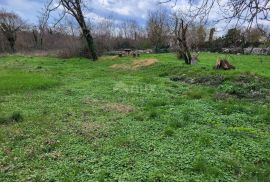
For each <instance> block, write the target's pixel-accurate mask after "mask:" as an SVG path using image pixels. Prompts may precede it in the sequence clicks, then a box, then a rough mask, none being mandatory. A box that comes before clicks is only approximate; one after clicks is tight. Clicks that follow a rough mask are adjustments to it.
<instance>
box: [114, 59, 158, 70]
mask: <svg viewBox="0 0 270 182" xmlns="http://www.w3.org/2000/svg"><path fill="white" fill-rule="evenodd" d="M157 62H158V60H157V59H145V60H136V61H133V62H132V63H131V64H114V65H112V66H111V68H114V69H127V70H137V69H141V68H144V67H149V66H152V65H154V64H156V63H157Z"/></svg>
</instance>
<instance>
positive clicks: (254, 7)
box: [159, 0, 270, 28]
mask: <svg viewBox="0 0 270 182" xmlns="http://www.w3.org/2000/svg"><path fill="white" fill-rule="evenodd" d="M186 1H187V2H188V3H189V4H191V5H193V6H194V5H197V4H200V5H201V6H200V8H199V9H200V12H203V11H204V12H205V13H208V14H209V13H210V12H211V11H212V10H213V9H212V8H213V7H214V5H215V4H216V5H217V6H218V7H219V10H218V11H219V12H221V13H222V16H223V17H222V18H221V19H220V20H219V21H221V20H227V21H228V23H230V22H233V21H234V20H235V21H234V23H235V24H236V25H239V24H242V25H243V24H246V25H247V26H248V27H250V28H251V27H252V26H253V25H256V26H259V25H260V24H261V22H262V21H270V17H269V13H270V1H269V0H186ZM177 2H178V0H160V1H159V3H160V4H163V3H173V5H174V6H176V5H177Z"/></svg>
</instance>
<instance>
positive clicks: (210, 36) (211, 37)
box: [208, 28, 216, 43]
mask: <svg viewBox="0 0 270 182" xmlns="http://www.w3.org/2000/svg"><path fill="white" fill-rule="evenodd" d="M215 31H216V29H215V28H211V29H210V33H209V39H208V41H209V42H210V43H211V42H212V41H213V39H214V34H215Z"/></svg>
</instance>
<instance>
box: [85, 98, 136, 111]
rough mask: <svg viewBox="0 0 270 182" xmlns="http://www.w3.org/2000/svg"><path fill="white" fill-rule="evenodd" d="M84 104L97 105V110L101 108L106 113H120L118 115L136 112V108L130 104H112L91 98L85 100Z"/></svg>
mask: <svg viewBox="0 0 270 182" xmlns="http://www.w3.org/2000/svg"><path fill="white" fill-rule="evenodd" d="M83 103H84V104H89V105H95V106H96V107H97V108H101V109H102V110H103V111H105V112H118V113H130V112H134V111H135V108H134V107H133V106H131V105H128V104H123V103H110V102H105V101H100V100H95V99H91V98H86V99H84V100H83Z"/></svg>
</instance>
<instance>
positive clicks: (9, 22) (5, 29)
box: [0, 10, 25, 53]
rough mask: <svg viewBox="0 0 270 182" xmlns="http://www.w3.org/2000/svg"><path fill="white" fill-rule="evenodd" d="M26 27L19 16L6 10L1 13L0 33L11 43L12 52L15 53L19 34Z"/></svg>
mask: <svg viewBox="0 0 270 182" xmlns="http://www.w3.org/2000/svg"><path fill="white" fill-rule="evenodd" d="M24 26H25V23H24V22H23V20H22V19H21V18H20V17H19V15H17V14H15V13H12V12H7V11H5V10H1V11H0V31H1V32H2V33H3V35H4V36H5V37H6V39H7V40H8V42H9V46H10V49H11V51H12V52H13V53H14V52H15V51H16V50H15V43H16V39H17V32H18V31H20V30H21V29H22V28H23V27H24Z"/></svg>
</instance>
